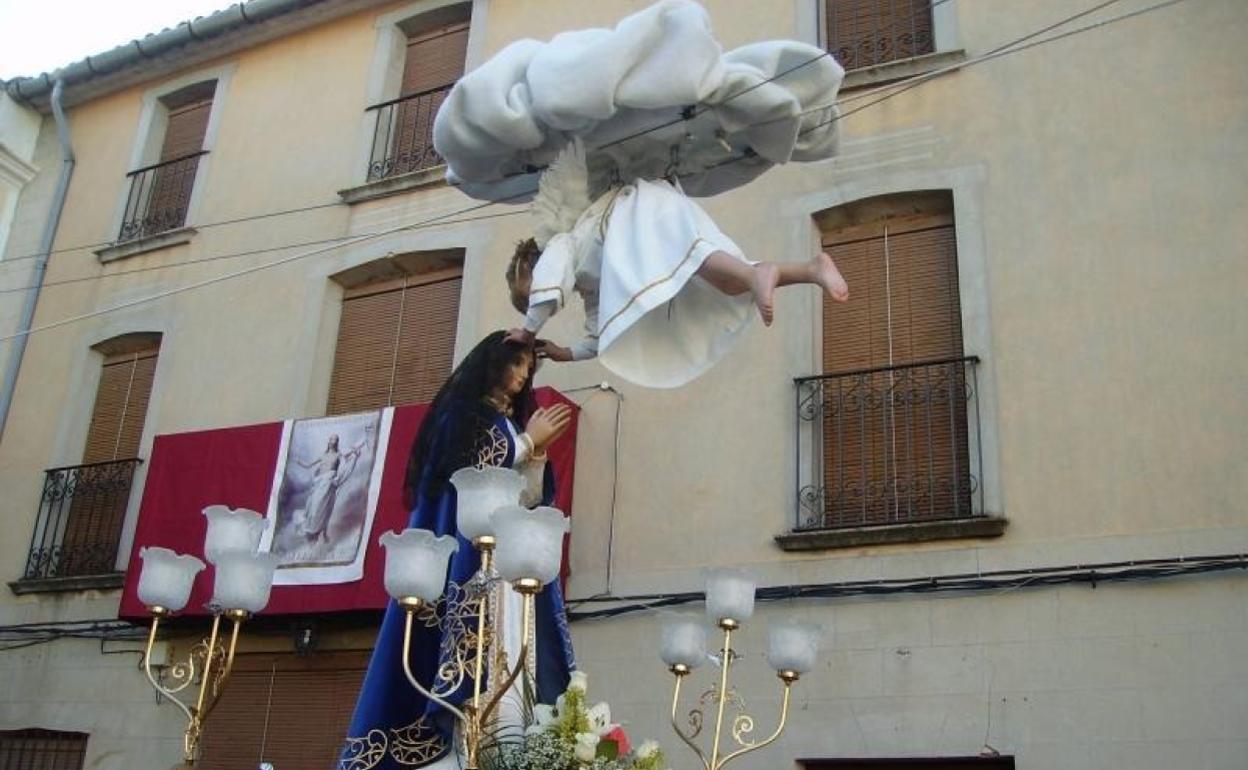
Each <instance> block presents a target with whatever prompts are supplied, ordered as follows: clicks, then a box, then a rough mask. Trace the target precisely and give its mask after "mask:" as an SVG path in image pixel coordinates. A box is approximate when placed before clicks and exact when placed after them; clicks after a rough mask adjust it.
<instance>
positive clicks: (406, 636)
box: [403, 600, 468, 722]
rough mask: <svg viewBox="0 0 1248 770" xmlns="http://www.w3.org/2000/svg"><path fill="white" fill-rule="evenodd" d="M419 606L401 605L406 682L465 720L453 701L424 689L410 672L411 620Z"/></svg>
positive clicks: (465, 717) (458, 717)
mask: <svg viewBox="0 0 1248 770" xmlns="http://www.w3.org/2000/svg"><path fill="white" fill-rule="evenodd" d="M404 601H406V600H404ZM419 608H420V605H419V604H405V605H404V607H403V609H404V610H405V615H406V617H405V618H404V620H403V673H404V674H405V675H406V676H407V681H408V683H409V684H411V685H412V687H413V688H415V689H416V691H417V692H419V693H420V694H421V695H423V696H425V697H426V698H428V699H429V700H431V701H433V702H434V703H436V704H438V705H439V706H441V707H442V708H444V709H446V710H447V711H449V712H451V713H452V714H454V715H455V718H456V719H458V720H459V721H461V722H467V721H468V717H467V715H465V714H464V712H463V711H461V710H460V709H458V708H456V706H455V705H454V704H453V703H451V702H450V701H448V700H446V698H445V697H443V696H442V695H440V694H438V693H437V692H436V691H431V690H429V689H426V688H425V686H424V685H422V684H421V683H420V680H418V679H417V678H416V676H415V674H413V673H412V662H411V653H412V621H413V619H414V618H415V616H416V611H417V610H418V609H419ZM461 679H462V678H461ZM435 690H436V688H435Z"/></svg>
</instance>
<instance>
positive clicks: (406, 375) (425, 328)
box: [390, 275, 463, 404]
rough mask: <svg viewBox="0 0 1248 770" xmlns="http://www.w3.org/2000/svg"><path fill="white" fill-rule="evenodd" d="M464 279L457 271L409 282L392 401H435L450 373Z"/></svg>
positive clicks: (402, 402)
mask: <svg viewBox="0 0 1248 770" xmlns="http://www.w3.org/2000/svg"><path fill="white" fill-rule="evenodd" d="M462 283H463V281H462V279H461V278H460V276H459V275H455V276H454V277H451V278H443V279H441V280H438V281H434V282H431V283H425V284H418V285H414V286H412V285H409V286H408V289H407V298H406V300H405V301H404V303H403V323H402V342H401V351H400V354H399V356H398V357H397V358H396V360H395V376H394V393H393V395H392V396H391V399H390V401H391V403H393V404H420V403H426V402H429V401H432V400H433V397H434V396H435V395H437V393H438V388H440V387H442V383H443V382H445V381H446V378H447V376H448V375H450V373H451V362H452V359H453V358H454V355H455V326H456V324H457V322H458V320H459V294H460V289H461V288H462Z"/></svg>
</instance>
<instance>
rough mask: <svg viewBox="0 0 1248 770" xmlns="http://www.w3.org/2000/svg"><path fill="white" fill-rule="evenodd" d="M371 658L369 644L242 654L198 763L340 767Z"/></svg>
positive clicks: (203, 767)
mask: <svg viewBox="0 0 1248 770" xmlns="http://www.w3.org/2000/svg"><path fill="white" fill-rule="evenodd" d="M368 658H369V653H368V652H367V651H352V652H323V653H317V654H315V655H311V656H308V657H299V656H296V655H293V654H284V655H275V654H251V655H239V656H237V657H236V658H235V659H234V669H233V672H232V673H231V674H230V681H229V686H228V687H226V688H225V689H224V690H223V691H222V693H221V699H220V700H219V701H217V705H216V707H215V708H214V709H213V711H212V714H211V715H210V716H209V717H208V720H207V722H206V724H205V725H204V737H203V744H202V754H201V757H200V760H199V761H198V762H196V763H195V766H196V767H198V768H200V770H237V769H238V768H252V767H257V766H258V765H259V764H260V763H264V762H267V763H269V764H270V765H272V766H273V767H275V768H278V769H279V770H286V769H287V768H328V767H335V766H336V763H337V760H338V754H339V752H340V751H341V750H342V745H343V742H344V741H345V740H346V735H347V727H348V726H349V725H350V722H351V713H352V711H353V710H354V708H355V699H356V696H357V695H358V694H359V691H360V684H361V683H362V682H363V681H364V671H365V670H366V669H367V668H368Z"/></svg>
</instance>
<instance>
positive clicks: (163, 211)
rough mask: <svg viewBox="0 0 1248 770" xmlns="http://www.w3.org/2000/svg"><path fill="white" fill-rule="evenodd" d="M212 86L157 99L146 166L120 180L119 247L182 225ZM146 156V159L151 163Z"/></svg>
mask: <svg viewBox="0 0 1248 770" xmlns="http://www.w3.org/2000/svg"><path fill="white" fill-rule="evenodd" d="M216 88H217V82H216V81H215V80H205V81H203V82H200V83H196V84H194V85H190V86H187V87H185V88H182V89H179V90H177V91H174V92H172V93H170V94H166V95H164V96H162V97H160V98H159V103H160V108H159V112H160V114H161V116H163V118H164V129H163V131H159V132H158V133H159V136H160V142H159V148H158V151H157V152H154V153H152V155H154V162H153V163H151V164H150V165H146V166H143V167H142V168H139V169H136V170H134V171H131V172H130V173H129V174H127V175H126V176H127V177H128V178H129V180H130V188H129V192H128V194H127V197H126V208H125V213H124V215H123V217H122V222H121V232H120V233H119V235H118V240H119V241H128V240H134V239H138V238H143V237H146V236H150V235H157V234H159V233H163V232H167V231H169V230H176V229H178V228H180V227H182V226H183V225H185V224H186V213H187V210H188V209H189V208H190V203H191V192H192V190H193V189H194V187H195V174H196V172H197V171H198V169H199V160H200V158H201V157H202V156H203V155H204V153H205V152H206V150H204V137H205V136H206V134H207V131H208V118H209V116H210V115H211V113H212V102H213V97H214V96H215V94H216ZM152 155H149V157H152Z"/></svg>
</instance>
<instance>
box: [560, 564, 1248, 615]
mask: <svg viewBox="0 0 1248 770" xmlns="http://www.w3.org/2000/svg"><path fill="white" fill-rule="evenodd" d="M1231 570H1241V571H1248V558H1246V557H1245V554H1221V555H1214V556H1196V557H1173V558H1166V559H1146V560H1139V561H1129V562H1107V563H1100V564H1082V565H1080V564H1076V565H1067V566H1061V567H1039V568H1031V569H1012V570H996V571H993V572H984V573H961V574H951V575H939V576H936V575H933V576H930V577H926V578H893V579H881V580H860V581H848V582H843V583H814V584H799V585H782V586H769V587H764V588H759V589H757V591H756V594H755V596H756V601H758V602H774V601H785V600H792V599H834V598H848V597H857V596H892V595H899V594H927V593H974V592H981V591H997V592H1005V591H1008V590H1014V589H1017V588H1024V587H1041V586H1060V585H1069V584H1086V585H1089V586H1091V587H1092V588H1096V587H1097V585H1098V584H1100V583H1117V582H1144V581H1150V580H1161V579H1167V578H1176V577H1189V576H1195V575H1202V574H1209V573H1215V572H1226V571H1231ZM705 598H706V597H705V594H704V593H702V592H681V593H667V594H640V595H636V596H620V597H601V596H598V597H587V598H585V599H569V600H568V607H569V608H571V607H577V606H581V605H584V604H600V603H615V604H620V603H623V604H620V606H616V607H611V608H608V609H602V610H592V611H584V612H569V613H568V620H569V621H578V620H595V619H604V618H612V617H617V616H620V615H627V614H631V613H635V612H644V611H653V610H657V609H662V608H665V607H673V606H678V605H682V604H689V603H693V602H700V601H704V600H705Z"/></svg>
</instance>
